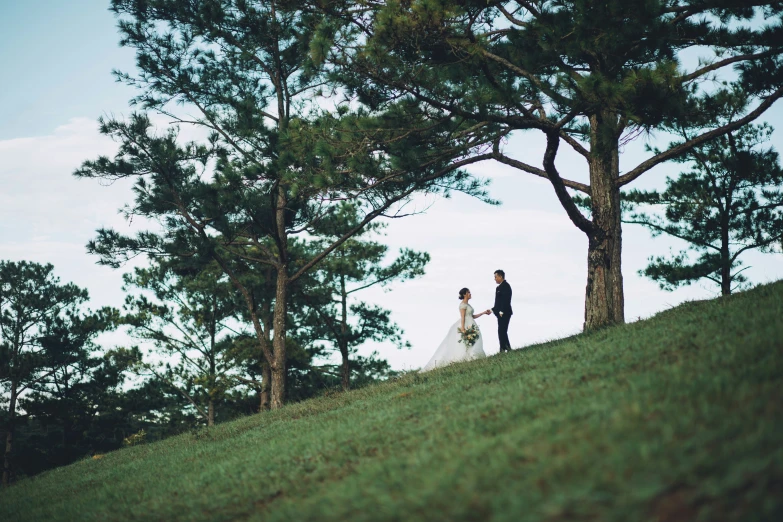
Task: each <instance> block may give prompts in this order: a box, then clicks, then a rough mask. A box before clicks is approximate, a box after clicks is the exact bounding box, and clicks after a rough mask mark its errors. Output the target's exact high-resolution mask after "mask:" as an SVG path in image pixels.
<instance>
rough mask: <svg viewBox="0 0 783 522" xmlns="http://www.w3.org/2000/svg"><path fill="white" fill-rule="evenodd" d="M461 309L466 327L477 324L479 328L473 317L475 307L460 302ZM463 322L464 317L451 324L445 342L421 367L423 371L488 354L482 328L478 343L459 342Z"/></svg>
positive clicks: (479, 357)
mask: <svg viewBox="0 0 783 522" xmlns="http://www.w3.org/2000/svg"><path fill="white" fill-rule="evenodd" d="M459 309H460V310H463V309H464V310H465V328H466V329H467V328H470V327H471V326H472V325H474V324H475V325H476V329H478V324H476V321H475V320H474V319H473V307H472V306H470V305H469V304H465V303H460V305H459ZM461 322H462V319H459V320H458V321H457V322H456V323H454V324H453V325H451V328H449V332H448V333H447V334H446V338H445V339H443V342H442V343H440V346H438V349H437V350H435V353H434V354H433V355H432V358H431V359H430V361H429V362H428V363H427V364H426V365H425V366H424V368H422V369H421V371H423V372H426V371H429V370H434V369H435V368H440V367H441V366H447V365H449V364H452V363H455V362H460V361H470V360H473V359H481V358H482V357H486V354H485V353H484V339H483V338H482V336H481V330H479V336H478V339H476V344H474V345H473V346H465V344H463V343H461V342H459V341H460V332H459V330H458V328H459V327H460V324H461Z"/></svg>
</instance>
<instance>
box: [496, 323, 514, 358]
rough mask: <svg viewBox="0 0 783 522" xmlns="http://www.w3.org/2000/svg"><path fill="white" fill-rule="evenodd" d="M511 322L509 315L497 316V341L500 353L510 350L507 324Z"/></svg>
mask: <svg viewBox="0 0 783 522" xmlns="http://www.w3.org/2000/svg"><path fill="white" fill-rule="evenodd" d="M509 321H511V316H510V315H503V316H498V341H500V351H501V352H502V351H505V350H511V341H509V340H508V323H509Z"/></svg>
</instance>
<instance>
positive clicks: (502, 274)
mask: <svg viewBox="0 0 783 522" xmlns="http://www.w3.org/2000/svg"><path fill="white" fill-rule="evenodd" d="M495 273H496V274H497V275H499V276H500V277H502V278H503V279H505V278H506V273H505V272H504V271H502V270H495Z"/></svg>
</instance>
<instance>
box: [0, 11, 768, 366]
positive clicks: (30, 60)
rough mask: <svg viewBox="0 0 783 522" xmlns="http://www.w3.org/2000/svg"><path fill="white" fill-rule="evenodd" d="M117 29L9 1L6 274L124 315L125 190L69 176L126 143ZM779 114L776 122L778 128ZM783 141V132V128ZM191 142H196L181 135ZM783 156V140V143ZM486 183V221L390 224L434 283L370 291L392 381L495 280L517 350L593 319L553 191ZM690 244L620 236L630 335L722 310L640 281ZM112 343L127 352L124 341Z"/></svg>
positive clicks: (426, 217) (481, 304)
mask: <svg viewBox="0 0 783 522" xmlns="http://www.w3.org/2000/svg"><path fill="white" fill-rule="evenodd" d="M118 41H119V37H118V33H117V30H116V20H115V19H114V17H113V15H112V14H111V13H110V12H109V11H108V1H106V0H70V1H69V2H62V1H52V0H30V1H28V2H0V51H2V52H0V80H1V81H2V83H0V84H1V85H2V86H3V93H2V96H0V259H2V260H12V261H19V260H28V261H35V262H39V263H52V264H53V265H54V267H55V273H56V275H58V276H59V277H60V279H61V280H62V281H63V282H74V283H76V284H77V285H79V286H81V287H85V288H87V289H88V290H89V292H90V297H91V301H90V304H91V307H93V308H97V307H100V306H107V305H108V306H116V307H120V306H121V305H122V302H123V299H124V294H123V292H122V290H121V284H122V279H121V278H122V273H123V272H124V271H127V270H128V269H127V268H125V269H118V270H114V269H111V268H108V267H102V266H98V265H97V264H96V261H97V260H96V258H95V257H94V256H90V255H88V254H87V252H86V249H85V245H86V243H87V242H88V241H89V240H90V239H92V238H93V237H94V236H95V230H96V229H98V228H101V227H113V228H116V229H118V230H119V231H121V232H124V233H128V232H130V231H133V230H136V229H138V228H139V223H138V222H137V223H128V222H126V221H125V220H124V219H123V218H122V216H120V215H119V213H118V210H119V209H120V208H121V207H122V206H123V205H124V204H126V203H128V202H130V201H131V197H132V195H131V191H130V186H129V185H128V184H127V183H119V182H118V183H115V184H112V185H108V186H105V185H101V184H100V183H98V182H96V181H90V180H78V179H76V178H74V177H73V175H72V173H73V171H74V169H76V168H77V167H78V166H79V165H80V164H81V163H82V162H83V161H85V160H87V159H94V158H96V157H97V156H98V155H101V154H111V153H112V152H113V151H114V150H116V144H115V143H113V142H112V141H111V140H109V139H108V138H106V137H104V136H101V135H100V133H99V132H98V129H97V119H98V118H99V117H100V116H104V115H115V116H122V115H128V114H130V113H131V112H132V109H131V108H130V107H129V106H128V100H129V99H130V98H131V97H132V96H133V94H134V92H133V91H132V90H131V89H130V88H128V87H126V86H123V85H121V84H118V83H116V82H115V81H114V78H113V77H112V75H111V71H112V69H120V70H123V71H128V72H132V71H133V68H134V55H133V52H132V51H131V50H128V49H122V48H120V47H119V45H118ZM782 114H783V108H781V106H780V104H779V105H778V106H777V107H775V108H774V109H773V110H771V111H769V112H768V114H767V115H766V117H765V119H766V120H767V121H769V122H770V123H772V125H773V126H775V125H777V124H778V121H779V120H780V117H781V115H782ZM781 130H783V129H781ZM183 132H184V133H186V134H187V132H188V131H187V130H184V131H183ZM665 142H666V139H665V137H660V136H649V137H643V138H640V139H638V140H637V141H635V142H632V143H631V144H629V145H627V146H626V147H625V148H624V149H623V151H622V156H621V170H626V171H627V170H629V169H630V168H632V167H633V166H635V165H636V164H638V163H639V162H640V161H642V160H643V159H644V158H646V157H647V154H646V153H645V152H644V145H645V143H658V144H659V145H663V144H665ZM773 143H774V145H775V147H776V148H777V149H778V150H781V149H783V138H781V134H780V133H776V135H775V137H774V141H773ZM543 146H544V144H543V141H542V140H541V139H540V138H539V137H537V136H536V135H535V134H526V135H520V136H518V137H515V138H514V139H512V140H511V141H510V142H509V143H508V144H507V146H506V153H507V154H508V155H511V156H513V157H516V158H519V159H522V160H525V161H528V162H531V163H534V164H537V165H540V158H541V157H542V152H543ZM557 165H558V168H559V170H560V172H561V173H562V174H563V175H564V176H565V177H569V178H571V179H575V180H581V181H584V180H586V176H587V168H586V165H585V164H584V162H583V160H582V158H581V157H580V156H578V155H576V154H575V153H572V152H569V149H568V148H567V147H566V146H565V145H564V146H563V147H561V153H560V155H559V156H558V160H557ZM678 167H679V166H678V165H673V164H670V165H669V164H667V165H662V166H659V167H657V168H656V169H654V170H653V171H652V172H650V173H648V174H646V175H645V176H643V177H642V178H640V179H639V180H638V181H637V182H635V183H634V184H633V185H632V187H635V188H641V189H645V188H647V189H649V188H661V187H662V186H663V184H664V180H665V178H666V175H674V174H675V173H676V172H677V168H678ZM469 170H470V171H471V172H473V173H474V174H476V175H478V176H482V177H485V178H487V179H489V180H490V181H491V185H490V188H489V190H490V195H491V196H492V197H494V198H495V199H498V200H500V201H501V202H502V204H501V205H500V206H496V207H495V206H489V205H487V204H484V203H482V202H480V201H477V200H475V199H472V198H469V197H467V196H464V195H461V194H455V195H454V197H452V198H450V199H438V200H424V199H419V200H416V201H415V202H414V203H413V206H412V207H411V208H415V209H416V210H418V211H420V212H421V213H420V214H417V215H414V216H410V217H405V218H402V219H397V220H391V221H389V223H388V227H387V228H386V236H385V237H384V238H383V241H385V242H386V243H387V244H388V245H389V246H390V247H391V249H392V251H396V250H398V249H400V248H403V247H407V248H413V249H416V250H423V251H427V252H429V253H430V255H431V258H432V261H431V262H430V264H429V265H428V267H427V274H426V275H425V276H424V277H422V278H419V279H417V280H414V281H408V282H405V283H403V284H396V285H392V287H391V288H390V289H380V288H373V289H370V290H367V291H365V292H363V296H362V298H363V299H364V300H365V301H370V302H374V303H376V304H380V305H382V306H385V307H387V308H389V309H390V310H391V311H392V317H393V319H394V320H395V321H396V322H397V324H399V325H400V326H401V327H402V329H403V330H404V331H405V338H406V339H408V340H409V341H410V342H411V344H412V346H413V347H412V349H410V350H397V349H395V348H393V347H391V346H387V345H368V346H366V347H364V348H363V349H362V350H361V353H363V354H367V353H369V352H371V351H372V350H375V349H377V350H379V352H380V354H381V356H382V357H384V358H386V359H387V360H389V362H390V363H391V364H392V366H393V367H394V368H395V369H415V368H419V367H421V366H423V365H424V364H425V363H426V362H427V360H428V359H429V357H430V355H432V353H433V352H434V350H435V349H436V348H437V346H438V345H439V344H440V341H441V340H442V338H443V337H444V336H445V335H446V332H447V329H448V328H449V327H450V326H451V325H452V324H453V323H454V322H455V321H456V319H457V316H458V315H457V314H458V310H457V307H458V304H459V302H458V296H457V294H458V291H459V289H460V288H462V287H468V288H470V289H471V291H472V294H473V300H472V301H471V304H472V305H473V306H474V307H475V309H476V310H477V311H481V310H484V309H486V308H489V307H491V306H492V301H493V299H494V290H495V283H494V281H493V272H494V270H496V269H503V270H505V271H506V275H507V279H508V281H509V283H510V284H511V286H512V288H513V291H514V297H513V301H512V304H513V307H514V316H513V318H512V320H511V326H510V329H509V336H510V339H511V344H512V346H513V347H515V348H522V347H524V346H528V345H530V344H533V343H536V342H540V341H544V340H550V339H556V338H560V337H564V336H567V335H571V334H574V333H577V332H578V331H579V330H580V329H581V326H582V322H583V318H584V291H585V284H586V277H587V274H586V257H587V240H586V237H585V236H584V234H583V233H581V232H580V231H579V230H577V229H576V227H574V226H573V224H572V223H571V222H570V221H569V219H568V218H567V216H566V215H565V212H564V211H563V210H562V208H561V207H560V204H559V203H558V201H557V199H556V197H555V195H554V192H553V190H552V188H551V185H550V184H549V182H548V181H546V180H543V179H540V178H536V177H533V176H531V175H528V174H524V173H520V172H519V171H515V170H513V169H511V168H509V167H506V166H504V165H500V164H498V163H494V162H484V163H480V164H476V165H474V166H472V167H471V168H470V169H469ZM681 246H682V245H681V244H678V243H677V242H675V241H674V240H669V239H666V238H656V239H652V238H651V237H650V235H649V233H648V232H647V231H646V230H644V229H642V228H640V227H638V226H633V225H626V226H625V227H624V232H623V277H624V280H625V302H626V309H625V315H626V319H627V320H628V321H634V320H637V319H639V318H645V317H649V316H651V315H654V314H655V313H657V312H660V311H662V310H666V309H669V308H671V307H673V306H676V305H678V304H680V303H682V302H684V301H688V300H696V299H709V298H713V297H716V296H717V295H718V291H717V288H716V287H714V286H713V285H712V284H711V283H710V284H709V285H707V284H696V285H693V286H690V287H685V288H682V289H679V290H677V291H675V292H665V291H662V290H660V289H659V288H658V286H657V285H656V284H655V283H653V282H651V281H649V280H647V279H644V278H642V277H641V276H639V275H638V274H637V272H638V271H639V270H640V269H642V268H644V267H645V266H646V260H647V258H648V257H649V256H651V255H660V254H663V253H666V252H667V251H668V250H669V249H670V248H674V249H675V250H677V249H679V248H680V247H681ZM744 259H745V261H746V264H747V265H750V266H751V268H750V269H748V270H747V271H746V272H745V273H746V274H747V275H748V277H749V278H750V279H751V281H752V282H753V283H764V282H769V281H774V280H777V279H780V278H783V256H781V255H779V254H777V255H763V254H758V253H750V254H748V255H747V256H745V257H744ZM478 323H479V325H480V327H481V329H482V332H483V334H484V340H485V341H484V342H485V351H486V352H487V354H489V355H492V354H494V353H497V351H498V341H497V337H496V333H495V332H496V321H495V319H494V318H493V317H492V316H484V317H481V318H480V319H478ZM107 342H113V343H120V342H124V339H123V338H122V337H119V336H116V335H115V336H114V337H110V338H108V341H107Z"/></svg>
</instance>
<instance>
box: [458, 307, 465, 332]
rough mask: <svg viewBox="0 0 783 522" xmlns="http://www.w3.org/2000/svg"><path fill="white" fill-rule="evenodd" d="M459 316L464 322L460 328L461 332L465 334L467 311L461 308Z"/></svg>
mask: <svg viewBox="0 0 783 522" xmlns="http://www.w3.org/2000/svg"><path fill="white" fill-rule="evenodd" d="M459 316H460V317H461V318H462V321H461V323H460V324H461V325H462V327H461V328H460V331H461V332H464V331H465V309H464V308H460V309H459Z"/></svg>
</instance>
